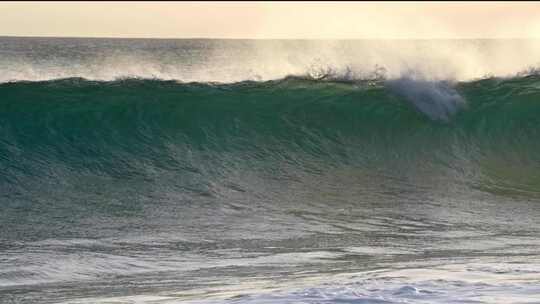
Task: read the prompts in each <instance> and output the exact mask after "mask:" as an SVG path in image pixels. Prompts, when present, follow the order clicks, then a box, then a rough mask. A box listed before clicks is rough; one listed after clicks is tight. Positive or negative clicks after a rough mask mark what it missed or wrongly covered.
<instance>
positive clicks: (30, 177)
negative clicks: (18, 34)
mask: <svg viewBox="0 0 540 304" xmlns="http://www.w3.org/2000/svg"><path fill="white" fill-rule="evenodd" d="M279 43H281V44H287V43H289V44H291V45H292V46H294V48H293V47H291V46H288V47H289V48H288V49H287V50H288V51H286V52H285V51H283V53H276V54H275V56H276V57H277V59H276V61H278V62H282V63H283V62H289V63H290V60H291V56H292V57H294V54H295V53H294V52H293V51H291V49H294V50H296V51H295V52H298V51H301V50H303V48H304V47H306V44H309V43H312V44H313V43H315V42H275V41H274V42H272V41H265V42H257V43H255V42H250V41H229V42H227V41H212V40H210V41H191V40H187V41H182V40H179V41H174V40H173V41H170V40H100V39H97V40H96V39H89V40H80V39H79V40H78V39H29V38H26V39H22V38H2V39H0V54H2V55H3V56H2V57H1V59H0V71H2V72H3V74H2V76H0V78H1V79H3V83H1V84H0V172H1V174H0V303H177V302H187V303H540V255H539V254H538V252H539V249H540V240H539V238H538V236H539V233H540V220H539V219H538V218H539V215H540V202H539V200H540V170H539V168H540V156H539V155H540V154H539V153H538V152H540V141H539V139H540V137H539V136H540V103H539V99H540V77H539V76H537V75H536V74H534V73H529V74H521V75H518V76H515V77H505V78H501V77H488V78H482V79H475V80H469V79H452V80H434V79H430V78H429V77H425V76H426V75H424V76H423V77H418V74H415V73H412V72H411V73H409V74H407V73H405V74H403V71H405V70H403V71H401V72H399V73H400V76H398V77H394V76H392V74H393V73H394V68H393V67H392V66H391V65H389V66H385V65H384V62H383V63H379V64H378V68H380V69H381V70H382V71H383V72H380V71H379V72H377V70H376V71H375V73H374V71H373V70H370V71H369V73H367V72H366V73H364V72H365V71H364V70H357V69H356V68H348V69H341V68H334V67H335V66H333V65H332V66H331V67H332V68H321V66H320V65H319V64H320V62H318V61H316V62H317V64H318V68H317V69H315V70H313V69H307V70H306V69H304V70H303V71H304V72H302V73H300V72H299V73H297V74H295V76H286V75H281V74H280V73H284V72H285V71H288V72H287V73H288V74H294V73H292V72H290V71H289V70H286V69H285V70H283V69H281V70H279V71H278V72H276V71H277V70H273V71H274V72H275V75H274V74H272V73H274V72H272V73H270V72H269V71H271V70H272V69H271V68H270V69H269V68H267V67H265V65H264V64H262V63H260V66H261V69H260V70H257V64H256V62H257V60H256V59H259V60H261V57H257V56H260V54H262V53H264V54H267V53H269V48H271V47H275V45H276V44H279ZM295 43H296V44H295ZM340 43H341V44H343V45H345V46H347V47H348V48H353V46H355V47H359V46H358V44H359V43H360V42H354V43H353V42H349V44H347V43H346V42H340ZM372 43H374V42H372ZM400 43H403V42H400ZM417 43H418V42H417ZM426 43H427V42H422V43H420V44H422V45H423V44H426ZM447 43H449V44H450V42H447ZM452 43H458V44H459V43H461V44H473V45H478V44H479V43H480V42H474V41H472V42H471V41H469V42H459V41H458V42H452ZM482 43H486V42H481V43H480V44H482ZM490 43H491V44H493V43H495V42H490ZM497 43H499V42H497ZM507 43H510V42H507ZM360 44H361V43H360ZM351 45H353V46H351ZM332 47H333V48H336V45H335V44H334V45H333V46H332ZM366 48H367V49H369V45H367V46H366V45H363V44H362V48H360V49H361V50H365V49H366ZM418 48H419V50H422V49H425V46H418ZM338 49H339V48H338ZM255 50H257V51H255ZM111 54H112V55H111ZM215 54H221V55H220V56H217V57H216V55H215ZM231 54H235V56H237V57H235V58H244V61H245V63H241V62H240V61H234V60H232V59H230V58H232V57H231V56H232V55H231ZM239 54H240V55H239ZM291 54H292V55H291ZM229 55H231V56H229ZM242 56H244V57H242ZM285 57H286V58H288V59H287V60H285V59H284V58H285ZM113 58H114V60H113ZM134 58H136V59H137V60H135V59H134ZM216 58H218V59H216ZM312 59H313V58H312ZM342 59H343V58H342ZM212 60H213V61H212ZM288 60H289V61H288ZM342 61H343V60H342ZM122 62H124V63H126V64H125V65H122V64H116V65H114V66H112V63H122ZM215 62H221V63H223V65H221V66H220V65H216V66H212V65H211V64H210V63H215ZM292 62H293V63H296V61H295V60H293V61H292ZM127 63H130V64H131V65H128V64H127ZM226 63H228V65H227V64H226ZM203 66H204V67H203ZM209 66H211V67H212V68H211V69H209V68H208V67H209ZM280 66H281V67H283V66H284V64H281V65H280ZM350 66H353V65H350ZM128 67H131V70H129V69H128ZM148 67H152V68H148ZM156 67H159V68H161V70H159V69H158V70H159V71H160V72H159V71H158V72H159V73H162V74H159V73H157V76H156V77H157V78H154V79H148V77H149V74H148V73H150V72H149V70H152V69H154V71H155V69H157V68H156ZM108 68H109V70H107V69H108ZM165 70H166V71H168V73H169V75H170V76H171V77H164V76H163V75H164V74H163V73H164V71H165ZM247 70H251V71H252V74H251V75H248V74H244V78H242V77H240V75H241V74H242V73H248V72H246V71H247ZM29 71H32V73H30V72H29ZM130 71H131V72H130ZM171 71H174V73H173V72H171ZM232 71H237V72H238V74H235V73H234V72H232ZM347 71H348V72H347ZM289 72H290V73H289ZM319 72H321V73H319ZM424 72H425V71H424ZM100 73H101V74H100ZM265 73H266V74H265ZM150 74H151V73H150ZM224 75H226V76H227V77H229V78H224ZM231 75H232V76H231ZM234 75H236V76H234ZM253 75H255V76H253ZM261 75H262V76H261ZM154 76H155V75H154ZM203 76H204V77H203ZM273 76H276V77H273ZM110 77H112V78H110ZM118 77H122V78H120V79H118ZM57 78H62V79H57ZM198 78H200V79H198ZM203 78H206V79H203ZM236 78H238V79H236ZM273 78H275V79H273ZM165 79H173V80H165ZM9 80H12V81H9ZM193 80H196V82H188V81H193Z"/></svg>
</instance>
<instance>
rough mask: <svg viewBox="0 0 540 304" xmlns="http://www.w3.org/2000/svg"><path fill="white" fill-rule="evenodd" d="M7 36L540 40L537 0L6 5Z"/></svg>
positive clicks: (1, 25) (1, 7)
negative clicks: (489, 0) (502, 0)
mask: <svg viewBox="0 0 540 304" xmlns="http://www.w3.org/2000/svg"><path fill="white" fill-rule="evenodd" d="M0 35H5V36H76V37H145V38H150V37H153V38H262V39H280V38H284V39H347V38H369V39H377V38H384V39H410V38H412V39H429V38H540V3H535V2H519V3H518V2H444V3H437V2H431V3H426V2H422V3H421V2H386V3H382V2H322V3H320V2H317V3H316V2H280V3H275V2H219V3H218V2H131V3H130V2H107V3H102V2H67V3H65V2H2V3H0Z"/></svg>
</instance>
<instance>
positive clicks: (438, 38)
mask: <svg viewBox="0 0 540 304" xmlns="http://www.w3.org/2000/svg"><path fill="white" fill-rule="evenodd" d="M0 38H62V39H141V40H143V39H146V40H152V39H154V40H320V41H324V40H334V41H335V40H537V39H540V37H427V38H399V37H381V38H373V37H362V38H359V37H356V38H353V37H350V38H322V37H320V38H258V37H252V38H243V37H197V36H193V37H140V36H138V37H111V36H55V35H41V36H37V35H3V34H0Z"/></svg>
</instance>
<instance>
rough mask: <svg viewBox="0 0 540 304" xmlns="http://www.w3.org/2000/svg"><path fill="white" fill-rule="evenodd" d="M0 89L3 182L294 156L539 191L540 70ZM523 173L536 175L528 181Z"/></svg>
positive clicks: (272, 162) (213, 166) (210, 169)
mask: <svg viewBox="0 0 540 304" xmlns="http://www.w3.org/2000/svg"><path fill="white" fill-rule="evenodd" d="M0 95H2V96H3V99H2V101H1V103H2V108H3V110H2V111H1V112H0V116H1V119H2V121H3V124H2V127H1V129H0V130H1V131H0V132H1V134H2V139H3V140H2V143H1V146H0V155H1V164H2V167H3V168H4V170H3V171H4V174H3V176H2V180H3V184H4V185H6V184H7V185H10V186H14V187H16V186H18V185H19V183H18V179H20V178H29V177H31V178H33V179H36V178H38V177H40V178H44V179H45V180H46V179H47V177H50V178H53V177H54V178H56V177H58V176H56V175H55V174H54V173H53V172H50V170H51V165H52V168H59V170H75V171H78V170H84V171H89V172H92V173H93V174H96V175H98V176H110V177H114V176H132V175H133V176H134V177H135V176H139V177H140V178H150V176H153V175H154V173H152V172H157V171H162V170H164V171H168V172H183V171H187V172H196V173H197V175H202V176H199V177H198V178H199V179H203V180H210V179H212V178H217V177H218V176H219V175H220V174H226V172H228V171H230V170H238V169H241V170H248V169H249V170H254V169H257V170H261V171H265V170H274V169H275V168H274V166H281V165H287V166H291V167H293V169H294V170H298V171H303V170H308V171H309V170H320V171H321V172H322V171H326V170H328V169H329V168H332V167H335V166H358V167H366V166H368V167H371V166H372V167H378V168H379V169H380V170H382V169H383V168H385V167H388V169H389V170H394V171H395V170H399V171H403V172H405V171H407V170H411V169H412V170H415V171H416V170H419V169H427V168H430V167H432V168H430V170H444V171H452V172H454V173H455V174H456V176H455V177H456V178H457V179H459V180H461V181H462V182H463V181H466V182H468V183H470V184H477V183H479V184H482V185H483V181H482V180H484V182H485V181H487V180H489V181H491V182H493V181H494V179H495V181H496V180H499V179H500V180H501V182H502V181H503V180H504V183H505V184H509V185H513V187H516V190H517V189H520V188H521V187H523V188H524V189H525V188H528V187H527V184H528V183H531V185H530V186H531V187H532V189H534V188H535V186H536V184H535V181H536V180H537V179H536V178H537V177H538V175H537V174H533V173H534V172H535V171H536V170H535V169H536V168H537V166H538V164H540V162H538V161H539V158H538V152H539V151H540V150H539V144H540V143H539V142H538V132H539V131H540V127H539V126H540V124H539V121H538V120H539V118H538V117H540V105H539V104H538V103H537V102H536V100H538V98H540V79H539V78H538V77H537V76H529V77H523V78H514V79H508V80H497V79H487V80H482V81H477V82H472V83H459V84H456V85H455V87H451V86H450V85H449V84H446V83H433V82H422V81H421V82H415V81H412V80H409V79H404V80H395V81H388V82H356V83H336V82H321V81H313V80H306V79H299V78H287V79H283V80H279V81H270V82H263V83H256V82H242V83H237V84H230V85H212V84H200V83H190V84H179V83H176V82H172V81H169V82H167V81H158V80H137V79H127V80H121V81H114V82H93V81H86V80H83V79H65V80H58V81H49V82H38V83H35V82H28V83H27V82H20V83H10V84H4V85H1V86H0ZM517 163H519V164H520V165H519V167H516V164H517ZM15 164H16V165H15ZM411 165H413V166H416V165H420V166H421V168H416V169H414V168H411ZM229 166H232V168H231V167H229ZM239 166H240V167H244V166H245V168H238V167H239ZM60 168H62V169H60ZM492 170H493V171H494V172H498V174H504V175H502V176H491V173H494V172H492ZM523 170H526V171H527V172H530V173H531V174H532V175H527V178H526V179H527V182H526V183H525V181H523V180H520V178H519V175H520V174H518V173H519V172H523ZM472 171H474V172H476V173H473V172H472ZM499 171H501V172H499ZM436 172H438V173H437V174H439V173H440V171H436ZM480 172H481V173H482V174H478V173H480ZM59 174H60V176H62V174H63V173H59ZM484 175H486V176H484ZM531 177H534V178H531ZM524 183H525V184H524ZM513 187H512V188H513Z"/></svg>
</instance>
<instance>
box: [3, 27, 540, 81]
mask: <svg viewBox="0 0 540 304" xmlns="http://www.w3.org/2000/svg"><path fill="white" fill-rule="evenodd" d="M0 54H1V55H2V56H1V57H0V70H2V75H0V82H9V81H18V80H29V81H41V80H52V79H61V78H71V77H81V78H85V79H89V80H115V79H119V78H126V77H127V78H157V79H163V80H177V81H181V82H221V83H232V82H240V81H245V80H262V81H265V80H273V79H281V78H284V77H287V76H290V75H294V76H309V77H312V78H326V77H328V76H329V75H331V76H333V78H341V79H349V80H354V79H368V78H373V77H385V78H388V79H395V78H401V77H411V75H412V74H411V73H410V72H411V71H413V72H414V74H415V75H419V76H421V77H422V78H423V79H426V80H455V81H467V80H473V79H478V78H485V77H507V76H515V75H516V74H517V73H520V72H524V71H528V70H530V69H534V68H535V67H538V65H539V63H540V55H539V54H540V41H537V40H413V41H409V40H387V41H385V40H342V41H331V40H167V39H161V40H156V39H154V40H152V39H82V38H79V39H77V38H16V37H12V38H7V37H4V38H0Z"/></svg>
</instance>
